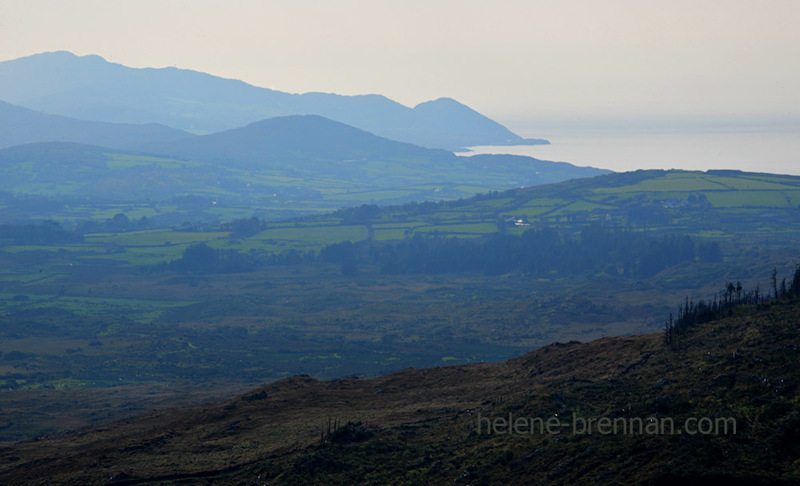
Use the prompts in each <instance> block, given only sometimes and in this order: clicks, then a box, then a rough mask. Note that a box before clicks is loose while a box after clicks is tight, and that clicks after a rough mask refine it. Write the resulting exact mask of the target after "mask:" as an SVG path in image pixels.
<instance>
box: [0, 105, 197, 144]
mask: <svg viewBox="0 0 800 486" xmlns="http://www.w3.org/2000/svg"><path fill="white" fill-rule="evenodd" d="M191 136H192V135H191V134H190V133H188V132H184V131H183V130H176V129H174V128H169V127H167V126H164V125H158V124H156V123H148V124H144V125H135V124H131V123H106V122H96V121H85V120H77V119H75V118H70V117H67V116H59V115H48V114H46V113H42V112H38V111H34V110H30V109H27V108H23V107H21V106H14V105H11V104H9V103H5V102H3V101H0V149H1V148H5V147H11V146H13V145H22V144H28V143H35V142H74V143H84V144H89V145H100V146H103V147H110V148H115V149H130V148H133V147H137V146H139V145H146V144H151V143H160V142H167V141H171V140H179V139H185V138H187V137H191Z"/></svg>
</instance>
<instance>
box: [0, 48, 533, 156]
mask: <svg viewBox="0 0 800 486" xmlns="http://www.w3.org/2000/svg"><path fill="white" fill-rule="evenodd" d="M0 99H2V100H4V101H6V102H9V103H13V104H17V105H21V106H24V107H27V108H31V109H34V110H40V111H44V112H46V113H52V114H58V115H64V116H70V117H74V118H79V119H84V120H96V121H104V122H113V123H134V124H143V123H160V124H163V125H167V126H170V127H175V128H179V129H183V130H189V131H193V132H196V133H212V132H217V131H221V130H227V129H232V128H237V127H241V126H244V125H247V124H249V123H253V122H256V121H259V120H263V119H265V118H272V117H277V116H285V115H297V114H316V115H320V116H323V117H326V118H330V119H332V120H336V121H339V122H342V123H346V124H348V125H352V126H354V127H357V128H360V129H362V130H366V131H369V132H371V133H375V134H376V135H380V136H383V137H386V138H389V139H392V140H398V141H402V142H408V143H413V144H416V145H421V146H425V147H433V148H444V149H448V150H456V149H459V148H463V147H469V146H475V145H520V144H541V143H547V141H546V140H539V139H531V140H528V139H524V138H522V137H520V136H518V135H516V134H514V133H513V132H511V131H510V130H508V129H507V128H505V127H503V126H502V125H500V124H499V123H497V122H495V121H493V120H490V119H489V118H487V117H485V116H483V115H481V114H480V113H478V112H476V111H474V110H472V109H471V108H469V107H467V106H465V105H463V104H461V103H459V102H457V101H455V100H452V99H449V98H441V99H438V100H435V101H429V102H426V103H421V104H419V105H417V106H416V107H414V108H408V107H406V106H403V105H401V104H399V103H397V102H395V101H392V100H390V99H388V98H386V97H384V96H380V95H363V96H341V95H336V94H327V93H306V94H290V93H284V92H280V91H274V90H270V89H266V88H259V87H256V86H252V85H249V84H247V83H244V82H242V81H237V80H232V79H224V78H219V77H216V76H212V75H210V74H205V73H200V72H196V71H190V70H184V69H176V68H163V69H152V68H147V69H134V68H129V67H126V66H123V65H120V64H114V63H110V62H107V61H105V60H104V59H103V58H101V57H99V56H82V57H79V56H76V55H74V54H71V53H69V52H48V53H43V54H37V55H33V56H29V57H24V58H20V59H16V60H12V61H5V62H1V63H0Z"/></svg>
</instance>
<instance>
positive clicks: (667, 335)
mask: <svg viewBox="0 0 800 486" xmlns="http://www.w3.org/2000/svg"><path fill="white" fill-rule="evenodd" d="M777 273H778V271H777V269H773V270H772V282H771V283H772V288H771V289H769V290H768V291H767V292H762V291H761V289H760V287H756V288H755V289H752V290H747V291H745V290H744V288H742V283H741V282H736V283H733V282H728V283H727V284H726V285H725V287H724V288H723V289H722V290H721V291H720V292H718V293H716V294H715V295H714V298H713V299H710V300H700V301H698V302H696V303H695V302H694V299H690V298H689V297H687V298H686V301H685V302H684V303H683V304H681V305H680V306H679V307H678V314H677V316H673V315H672V314H670V315H669V319H667V321H666V322H665V324H664V342H665V344H666V345H667V346H669V347H670V348H672V349H675V348H677V347H678V346H679V342H680V338H681V336H682V335H683V334H684V333H685V332H686V331H687V330H688V329H690V328H692V327H694V326H697V325H700V324H705V323H707V322H712V321H716V320H718V319H722V318H724V317H727V316H729V315H731V312H732V310H733V308H734V307H737V306H740V305H759V304H763V303H765V302H768V301H772V300H798V299H800V265H797V267H796V268H795V272H794V275H793V276H792V279H791V280H790V281H789V282H787V281H786V279H785V278H784V279H783V281H782V282H781V285H780V286H778V283H777Z"/></svg>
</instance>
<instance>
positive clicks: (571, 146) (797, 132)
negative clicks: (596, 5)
mask: <svg viewBox="0 0 800 486" xmlns="http://www.w3.org/2000/svg"><path fill="white" fill-rule="evenodd" d="M509 125H510V128H512V130H513V131H515V132H516V133H518V134H520V135H522V136H523V137H530V138H546V139H548V140H549V141H550V143H551V145H528V146H510V147H493V146H482V147H472V150H473V152H471V153H472V154H479V153H510V154H518V155H528V156H531V157H535V158H538V159H543V160H553V161H559V162H569V163H571V164H574V165H578V166H592V167H599V168H603V169H609V170H613V171H617V172H623V171H632V170H637V169H686V170H709V169H738V170H743V171H748V172H769V173H775V174H792V175H800V122H798V121H790V122H781V123H755V124H754V123H743V122H741V123H727V124H722V123H720V124H684V125H675V124H664V123H656V122H638V123H631V122H625V123H621V122H607V123H600V122H593V123H580V122H579V123H567V122H563V123H556V124H547V123H546V122H537V123H531V122H528V123H519V124H516V125H514V124H509ZM461 155H468V154H461Z"/></svg>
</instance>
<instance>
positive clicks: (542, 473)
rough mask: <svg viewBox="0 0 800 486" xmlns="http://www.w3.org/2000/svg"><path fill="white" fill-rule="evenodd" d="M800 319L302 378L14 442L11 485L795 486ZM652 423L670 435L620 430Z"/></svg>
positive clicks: (747, 313) (4, 465)
mask: <svg viewBox="0 0 800 486" xmlns="http://www.w3.org/2000/svg"><path fill="white" fill-rule="evenodd" d="M799 315H800V305H798V303H797V302H787V301H783V302H773V303H770V304H762V305H760V306H759V307H758V308H757V307H755V306H750V307H739V308H736V309H735V310H734V311H733V312H732V313H731V315H730V317H728V318H725V319H722V320H719V321H715V322H711V323H707V324H704V325H702V326H699V327H696V328H692V329H690V331H689V332H688V333H687V335H686V336H685V337H684V338H683V339H682V344H681V346H680V347H678V348H677V349H669V348H667V347H666V346H665V344H664V337H663V334H651V335H640V336H630V337H619V338H605V339H601V340H598V341H593V342H590V343H586V344H580V343H577V342H571V343H567V344H553V345H551V346H547V347H544V348H542V349H539V350H537V351H534V352H532V353H529V354H526V355H524V356H522V357H520V358H517V359H513V360H511V361H507V362H504V363H495V364H487V363H483V364H472V365H465V366H452V367H442V368H431V369H421V370H415V369H407V370H404V371H401V372H398V373H394V374H392V375H388V376H384V377H381V378H377V379H371V380H359V379H356V378H348V379H340V380H335V381H331V382H320V381H317V380H315V379H313V378H310V377H308V376H297V377H293V378H289V379H286V380H282V381H280V382H276V383H273V384H271V385H267V386H265V387H262V388H260V389H257V390H253V391H252V392H250V393H247V394H245V395H242V396H240V397H239V398H237V399H234V400H231V401H228V402H225V403H220V404H217V405H208V406H205V407H199V408H193V409H175V410H172V411H168V412H159V413H153V414H151V415H148V416H144V417H141V418H138V419H134V420H128V421H125V422H121V423H117V424H113V425H111V426H104V427H97V428H91V429H86V430H81V431H78V432H74V433H70V434H67V435H64V436H59V437H53V438H49V439H45V440H38V441H29V442H23V443H18V444H16V445H12V446H8V447H4V448H2V449H0V481H2V482H4V483H8V484H12V483H13V484H31V485H33V484H99V483H101V482H103V481H105V482H106V483H107V484H151V483H156V482H157V483H158V484H164V485H170V484H185V483H186V481H197V480H201V479H202V480H203V481H210V482H213V483H214V484H323V483H324V484H409V485H410V484H442V485H444V484H449V485H450V484H501V483H502V484H509V485H514V484H520V485H521V484H531V482H536V483H538V484H572V483H574V482H575V481H582V482H593V483H596V484H642V483H649V484H662V483H663V484H667V483H670V482H674V481H676V480H683V481H686V480H694V481H709V480H712V479H716V480H725V481H727V482H728V484H766V483H770V484H780V483H785V484H789V483H791V482H793V481H796V480H797V479H798V476H799V475H800V471H798V469H797V460H798V459H800V447H798V438H800V415H799V412H798V410H800V408H798V407H799V406H800V401H799V400H798V394H797V386H798V384H800V369H798V367H797V360H798V349H800V347H798V346H800V331H798V329H800V328H799V327H798V325H800V321H799V320H798V316H799ZM556 417H558V418H557V419H556ZM520 418H522V419H526V420H529V423H534V422H531V421H530V420H531V419H535V418H542V419H543V420H549V419H550V420H557V421H558V422H557V423H558V424H564V425H563V426H562V427H560V428H559V427H555V429H550V430H543V429H541V428H538V429H536V428H535V427H536V426H534V431H531V430H530V429H524V428H523V429H516V431H515V432H513V433H509V432H508V430H509V429H508V426H507V425H503V423H504V422H503V421H504V420H507V419H513V420H515V421H516V420H517V419H520ZM603 418H605V419H608V420H609V422H610V421H612V420H617V421H616V422H614V423H615V424H616V425H615V427H620V428H619V429H617V432H616V433H603V432H602V430H611V429H601V428H599V426H595V428H594V429H592V430H593V432H592V433H588V432H587V430H588V429H582V428H581V427H584V424H585V423H587V422H581V420H584V421H586V420H590V419H596V420H600V419H603ZM639 419H641V422H637V420H639ZM691 419H694V420H695V421H694V422H691ZM717 419H721V420H722V422H721V421H720V420H717ZM730 419H733V422H731V421H730ZM653 421H655V423H658V424H662V425H661V428H660V429H643V428H642V427H643V426H642V425H639V426H638V427H639V428H637V429H633V428H632V429H626V431H623V429H622V427H623V426H625V427H628V426H630V427H637V425H636V424H637V423H641V424H652V423H654V422H653ZM725 421H727V422H725ZM734 422H735V424H734ZM505 423H507V422H505ZM515 423H518V422H515ZM595 423H597V422H595ZM670 423H671V424H673V426H674V427H669V424H670ZM625 424H629V425H625ZM692 424H694V425H692ZM710 424H716V425H713V426H712V425H710ZM720 424H723V425H724V424H727V427H728V429H723V426H722V425H720ZM490 426H491V427H493V428H494V429H493V430H494V432H491V433H490V432H488V431H487V429H486V427H490ZM712 427H716V428H712ZM734 427H735V433H734ZM520 430H522V432H520ZM631 430H637V431H638V432H637V433H632V432H630V431H631ZM643 430H649V432H643ZM698 430H705V431H708V433H692V431H694V432H697V431H698ZM582 432H583V433H582Z"/></svg>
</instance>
